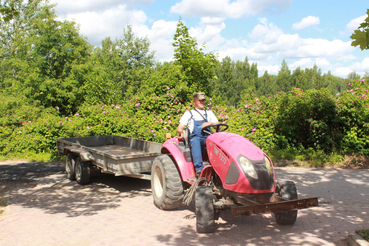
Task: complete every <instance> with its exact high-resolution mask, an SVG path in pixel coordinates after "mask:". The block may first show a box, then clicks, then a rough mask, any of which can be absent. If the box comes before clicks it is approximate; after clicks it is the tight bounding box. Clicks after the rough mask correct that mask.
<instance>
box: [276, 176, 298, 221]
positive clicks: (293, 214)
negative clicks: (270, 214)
mask: <svg viewBox="0 0 369 246" xmlns="http://www.w3.org/2000/svg"><path fill="white" fill-rule="evenodd" d="M275 190H276V193H277V195H278V196H280V197H282V198H284V199H287V200H296V199H297V189H296V185H295V183H294V182H292V181H279V182H278V181H277V182H276V184H275ZM274 216H275V219H276V221H277V223H278V224H280V225H293V224H294V223H295V222H296V219H297V210H293V211H288V212H278V213H274Z"/></svg>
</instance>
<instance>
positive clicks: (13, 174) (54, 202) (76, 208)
mask: <svg viewBox="0 0 369 246" xmlns="http://www.w3.org/2000/svg"><path fill="white" fill-rule="evenodd" d="M150 188H151V187H150V181H148V180H139V179H134V178H128V177H115V176H114V175H109V174H102V173H100V172H98V171H95V172H92V173H91V180H90V183H89V184H87V185H79V184H77V182H76V181H70V180H68V179H66V175H65V171H64V163H40V162H33V163H18V164H5V165H4V164H1V165H0V193H4V192H7V191H9V192H10V196H11V199H10V201H11V203H12V204H18V205H22V206H24V207H28V208H40V209H42V210H44V211H45V212H47V213H51V214H57V213H66V214H67V215H68V216H70V217H76V216H81V215H94V214H96V213H98V212H99V211H101V210H105V209H112V208H116V207H118V206H119V202H120V201H121V199H129V198H134V197H136V196H151V190H150Z"/></svg>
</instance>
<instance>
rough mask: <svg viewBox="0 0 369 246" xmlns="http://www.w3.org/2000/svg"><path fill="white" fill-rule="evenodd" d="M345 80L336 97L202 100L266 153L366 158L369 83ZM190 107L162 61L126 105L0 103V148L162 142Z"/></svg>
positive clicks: (174, 72) (48, 149)
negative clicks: (99, 139) (72, 108)
mask: <svg viewBox="0 0 369 246" xmlns="http://www.w3.org/2000/svg"><path fill="white" fill-rule="evenodd" d="M350 83H351V84H350V85H348V86H347V89H346V90H345V91H344V92H342V93H341V94H340V95H338V96H333V95H331V94H330V93H329V91H328V90H325V89H322V90H319V91H318V90H307V91H303V90H301V89H298V88H293V89H292V91H291V92H290V93H288V94H287V93H283V92H280V93H277V94H276V95H275V96H272V97H256V96H253V97H250V98H248V99H244V101H242V102H241V104H240V106H239V107H237V108H235V107H231V106H224V105H219V104H218V105H214V104H211V103H210V102H213V100H210V97H207V103H206V108H207V110H212V111H213V112H214V113H215V115H216V116H217V118H218V120H219V122H221V123H225V124H228V125H229V130H228V132H233V133H237V134H239V135H242V136H244V137H245V138H248V139H250V141H252V142H253V143H255V144H256V145H257V146H259V147H260V148H262V149H263V150H264V151H266V152H267V153H271V152H273V153H280V152H283V151H284V152H288V151H290V150H297V151H300V153H302V154H303V155H304V156H306V158H312V157H313V156H314V153H318V152H319V153H323V152H324V153H331V152H339V153H342V154H344V153H360V154H366V155H368V154H369V153H368V151H367V149H369V137H368V136H369V132H368V129H369V103H368V99H367V98H368V97H367V95H368V89H369V88H368V86H367V84H366V83H365V81H359V80H358V81H351V82H350ZM137 105H138V106H137ZM192 108H193V106H192V90H191V89H189V88H188V87H187V86H186V83H185V81H184V79H183V77H181V74H180V72H179V68H177V67H176V66H167V67H166V66H165V65H163V67H162V68H161V70H159V71H157V74H156V75H155V74H154V75H152V77H151V78H150V79H148V81H146V83H144V84H143V86H142V87H141V89H140V90H139V91H138V92H137V93H135V94H132V95H129V96H128V97H127V98H126V101H125V102H122V103H115V104H108V105H107V104H95V105H87V104H86V105H84V106H82V107H80V109H79V110H78V111H77V112H75V113H74V114H73V115H64V116H63V115H61V114H60V112H59V110H58V108H54V109H44V108H42V107H35V106H22V105H19V106H18V107H17V104H16V101H15V100H14V101H13V102H0V112H1V113H2V114H3V115H2V117H0V137H1V138H2V141H1V143H0V151H1V155H2V156H5V157H7V158H9V157H11V156H22V155H23V156H25V155H28V156H29V155H30V153H33V154H34V155H45V154H46V155H49V158H57V151H56V147H55V141H56V139H57V138H65V137H77V136H78V137H84V136H99V135H122V136H127V137H132V138H138V139H145V140H148V141H154V142H161V143H163V142H164V141H165V134H166V133H171V134H172V136H175V135H177V133H176V128H177V126H178V123H179V119H180V117H181V116H182V115H183V113H184V112H186V111H187V110H190V109H192ZM279 158H296V156H293V155H291V156H290V157H288V156H286V155H284V156H279Z"/></svg>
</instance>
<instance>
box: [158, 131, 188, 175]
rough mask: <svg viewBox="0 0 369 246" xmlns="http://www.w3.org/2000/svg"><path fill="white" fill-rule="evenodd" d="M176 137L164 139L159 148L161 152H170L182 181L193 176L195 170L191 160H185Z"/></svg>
mask: <svg viewBox="0 0 369 246" xmlns="http://www.w3.org/2000/svg"><path fill="white" fill-rule="evenodd" d="M177 144H178V139H177V138H171V139H168V140H167V141H165V143H164V144H163V147H162V148H161V153H162V154H171V155H172V157H173V159H174V161H175V163H176V165H177V168H178V171H179V173H180V175H181V177H182V180H183V181H187V180H188V179H191V178H193V177H194V176H195V170H194V167H193V164H192V162H187V161H186V159H185V157H184V155H183V153H182V152H181V150H180V149H179V148H178V145H177Z"/></svg>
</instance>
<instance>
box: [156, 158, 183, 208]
mask: <svg viewBox="0 0 369 246" xmlns="http://www.w3.org/2000/svg"><path fill="white" fill-rule="evenodd" d="M151 189H152V196H153V199H154V204H155V206H156V207H158V208H159V209H163V210H170V209H175V208H177V207H179V206H180V205H181V203H182V200H183V197H184V193H183V184H182V179H181V176H180V174H179V172H178V170H177V167H176V164H175V163H174V161H173V160H172V158H170V157H169V156H168V155H161V156H158V157H156V158H155V160H154V163H153V165H152V167H151Z"/></svg>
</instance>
